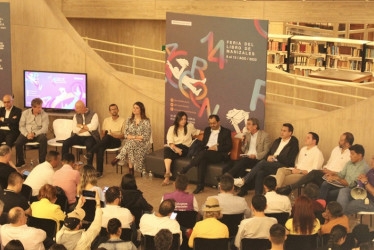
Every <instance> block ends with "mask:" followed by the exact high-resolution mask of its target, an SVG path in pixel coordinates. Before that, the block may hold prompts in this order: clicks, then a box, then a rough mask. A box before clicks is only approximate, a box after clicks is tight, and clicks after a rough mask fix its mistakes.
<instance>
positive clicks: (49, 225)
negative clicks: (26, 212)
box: [27, 216, 57, 239]
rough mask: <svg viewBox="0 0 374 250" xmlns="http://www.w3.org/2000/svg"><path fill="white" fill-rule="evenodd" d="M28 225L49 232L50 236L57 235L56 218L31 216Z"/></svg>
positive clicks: (48, 235)
mask: <svg viewBox="0 0 374 250" xmlns="http://www.w3.org/2000/svg"><path fill="white" fill-rule="evenodd" d="M27 225H28V226H30V227H35V228H39V229H42V230H44V231H45V232H46V233H47V237H48V238H51V239H53V238H54V237H55V236H56V232H57V223H56V221H54V220H50V219H42V218H36V217H32V216H29V217H28V220H27Z"/></svg>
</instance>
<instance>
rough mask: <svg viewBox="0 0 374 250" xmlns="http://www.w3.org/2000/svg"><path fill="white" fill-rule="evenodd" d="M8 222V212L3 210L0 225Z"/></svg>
mask: <svg viewBox="0 0 374 250" xmlns="http://www.w3.org/2000/svg"><path fill="white" fill-rule="evenodd" d="M8 223H9V218H8V213H7V212H3V213H2V214H1V216H0V225H5V224H8Z"/></svg>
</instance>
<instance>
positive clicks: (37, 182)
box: [25, 151, 60, 196]
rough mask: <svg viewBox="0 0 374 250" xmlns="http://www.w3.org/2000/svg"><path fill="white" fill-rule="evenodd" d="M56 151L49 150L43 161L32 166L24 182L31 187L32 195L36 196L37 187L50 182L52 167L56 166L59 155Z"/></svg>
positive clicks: (52, 172) (53, 172) (58, 161)
mask: <svg viewBox="0 0 374 250" xmlns="http://www.w3.org/2000/svg"><path fill="white" fill-rule="evenodd" d="M59 155H60V154H59V153H58V152H57V151H49V152H48V154H47V159H46V161H45V162H43V163H40V164H39V165H37V166H36V167H35V168H33V169H32V170H31V172H30V174H29V176H28V177H27V178H26V180H25V184H26V185H28V186H30V187H31V188H32V195H33V196H37V195H38V194H39V189H40V188H41V187H42V186H43V185H45V184H52V180H53V175H54V174H55V171H54V168H56V167H58V165H59V163H60V157H59Z"/></svg>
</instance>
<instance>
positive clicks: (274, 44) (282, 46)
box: [268, 40, 287, 51]
mask: <svg viewBox="0 0 374 250" xmlns="http://www.w3.org/2000/svg"><path fill="white" fill-rule="evenodd" d="M268 50H271V51H287V43H285V42H278V41H273V40H269V41H268Z"/></svg>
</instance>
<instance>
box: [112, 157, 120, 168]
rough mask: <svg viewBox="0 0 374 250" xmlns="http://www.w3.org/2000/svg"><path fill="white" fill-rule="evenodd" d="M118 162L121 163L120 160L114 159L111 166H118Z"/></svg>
mask: <svg viewBox="0 0 374 250" xmlns="http://www.w3.org/2000/svg"><path fill="white" fill-rule="evenodd" d="M118 162H119V159H118V158H114V159H113V161H112V162H111V164H112V166H113V167H114V166H115V165H117V163H118Z"/></svg>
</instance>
